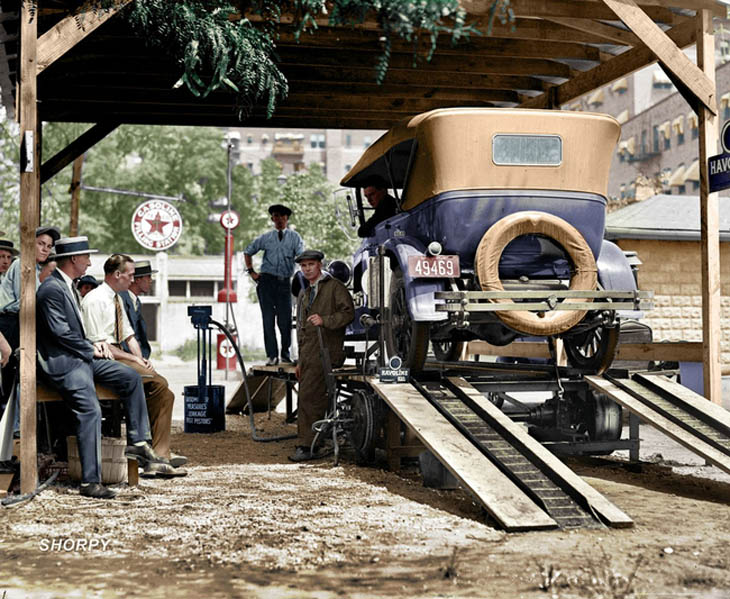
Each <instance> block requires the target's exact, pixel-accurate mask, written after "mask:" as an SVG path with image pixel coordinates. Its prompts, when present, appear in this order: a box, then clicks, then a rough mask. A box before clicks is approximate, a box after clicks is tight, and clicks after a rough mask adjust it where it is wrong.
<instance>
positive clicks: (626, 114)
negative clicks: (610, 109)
mask: <svg viewBox="0 0 730 599" xmlns="http://www.w3.org/2000/svg"><path fill="white" fill-rule="evenodd" d="M616 120H617V121H618V122H619V123H621V124H622V125H623V124H624V123H625V122H626V121H628V120H629V109H628V108H627V109H626V110H623V111H621V113H620V114H619V115H618V116H617V117H616Z"/></svg>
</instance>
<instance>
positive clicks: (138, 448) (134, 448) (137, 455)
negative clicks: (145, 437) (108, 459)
mask: <svg viewBox="0 0 730 599" xmlns="http://www.w3.org/2000/svg"><path fill="white" fill-rule="evenodd" d="M124 457H125V458H127V459H128V460H137V463H138V464H139V465H140V466H141V467H142V468H144V467H145V466H146V465H147V464H149V463H153V464H164V463H165V458H161V457H160V456H158V455H157V454H156V453H155V452H154V450H153V449H152V448H151V447H150V445H149V443H145V444H144V445H127V447H126V448H125V449H124Z"/></svg>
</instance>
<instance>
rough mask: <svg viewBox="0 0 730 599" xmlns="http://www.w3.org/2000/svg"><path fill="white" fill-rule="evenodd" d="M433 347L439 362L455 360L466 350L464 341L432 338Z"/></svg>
mask: <svg viewBox="0 0 730 599" xmlns="http://www.w3.org/2000/svg"><path fill="white" fill-rule="evenodd" d="M431 349H432V350H433V355H434V357H435V358H436V359H437V360H438V361H439V362H453V361H454V360H458V359H459V358H460V357H461V353H462V351H463V350H464V342H463V341H436V340H434V339H432V340H431Z"/></svg>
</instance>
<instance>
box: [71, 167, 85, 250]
mask: <svg viewBox="0 0 730 599" xmlns="http://www.w3.org/2000/svg"><path fill="white" fill-rule="evenodd" d="M83 165H84V155H83V154H81V156H79V157H78V158H76V160H74V166H73V169H72V171H71V216H70V217H69V222H68V236H69V237H76V236H77V235H78V234H79V204H80V199H81V168H82V167H83Z"/></svg>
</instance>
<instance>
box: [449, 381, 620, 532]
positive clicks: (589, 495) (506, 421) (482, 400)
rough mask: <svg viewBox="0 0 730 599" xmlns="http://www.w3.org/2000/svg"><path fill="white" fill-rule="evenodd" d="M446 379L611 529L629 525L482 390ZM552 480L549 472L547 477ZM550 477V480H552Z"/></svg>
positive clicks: (613, 507)
mask: <svg viewBox="0 0 730 599" xmlns="http://www.w3.org/2000/svg"><path fill="white" fill-rule="evenodd" d="M449 380H450V381H451V382H452V383H453V384H454V385H456V386H457V387H459V388H460V389H461V390H462V391H463V392H464V393H466V394H467V395H468V396H469V397H470V398H471V399H472V400H473V401H474V403H476V404H477V405H478V406H479V407H480V408H482V409H483V410H484V411H485V412H486V413H487V414H489V416H490V417H491V418H493V419H494V420H495V421H496V422H498V423H499V424H500V425H501V426H502V427H503V428H505V429H506V430H508V431H509V432H510V433H511V434H512V435H514V436H515V437H516V438H518V439H519V440H520V443H522V444H523V446H524V447H526V448H527V449H528V450H529V451H530V452H532V454H533V455H534V456H535V457H537V459H538V460H540V461H541V462H542V463H543V464H544V465H545V466H547V467H548V468H549V469H550V470H551V472H552V474H554V475H555V476H557V477H559V478H560V480H562V481H563V482H564V483H565V484H566V485H569V486H570V487H571V488H572V489H573V490H574V491H575V492H576V493H578V494H579V495H580V496H581V497H583V498H584V499H585V500H586V502H587V503H588V504H589V505H590V506H591V508H592V509H593V510H594V511H595V512H596V513H598V514H599V515H600V516H601V517H602V518H603V521H604V522H605V523H607V524H609V525H610V526H612V527H614V528H626V527H628V526H633V521H632V520H631V518H630V517H629V516H627V515H626V514H625V513H624V512H623V511H621V510H620V509H619V508H617V507H616V506H615V505H613V504H612V503H611V502H610V501H608V500H607V499H606V498H605V497H604V496H603V495H601V494H600V493H599V492H598V491H596V490H595V489H594V488H593V487H591V486H590V485H589V484H588V483H586V482H585V481H584V480H583V479H582V478H581V477H580V476H578V475H577V474H575V472H573V471H572V470H571V469H570V468H568V467H567V466H566V465H565V464H564V463H563V462H562V461H561V460H560V459H559V458H558V457H557V456H555V455H554V454H553V453H552V452H550V451H549V450H548V449H547V448H545V447H544V446H543V445H542V444H541V443H540V442H539V441H538V440H537V439H535V438H534V437H532V436H531V435H530V434H529V433H528V432H527V429H526V428H525V427H523V426H521V425H520V424H518V423H516V422H513V421H512V420H511V419H510V417H509V416H507V415H506V414H504V413H503V412H502V410H500V409H499V408H498V407H497V406H495V405H494V404H493V403H492V402H491V401H489V400H488V399H487V398H486V397H484V395H482V393H480V392H479V391H477V390H476V389H475V388H474V387H472V386H471V385H470V384H469V383H468V382H467V381H465V380H464V379H462V378H459V377H449ZM550 478H551V479H552V475H551V477H550ZM553 480H554V479H553Z"/></svg>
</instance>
